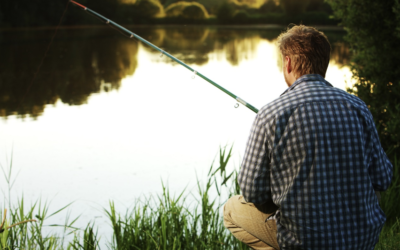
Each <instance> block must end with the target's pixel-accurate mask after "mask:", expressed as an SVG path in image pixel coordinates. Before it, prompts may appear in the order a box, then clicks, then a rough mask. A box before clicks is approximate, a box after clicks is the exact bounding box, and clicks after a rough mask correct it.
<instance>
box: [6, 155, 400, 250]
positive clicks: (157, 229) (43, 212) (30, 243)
mask: <svg viewBox="0 0 400 250" xmlns="http://www.w3.org/2000/svg"><path fill="white" fill-rule="evenodd" d="M231 153H232V148H230V149H226V148H224V149H221V150H220V152H219V159H218V160H219V162H218V163H219V167H218V168H216V169H214V168H213V165H214V164H212V165H211V168H210V170H209V173H208V180H207V183H205V184H201V182H200V181H198V183H197V193H196V194H193V195H191V194H187V192H186V191H185V190H184V191H182V192H181V193H180V194H177V195H175V196H173V195H171V194H170V192H169V189H168V188H167V187H166V186H165V185H164V184H163V185H162V193H161V194H160V195H159V196H157V197H147V198H144V199H142V200H138V201H137V202H136V203H135V205H134V207H132V208H131V209H130V210H128V211H126V213H125V214H123V215H121V214H119V213H118V212H117V211H118V209H117V208H116V207H115V204H114V203H113V202H110V205H109V208H107V209H105V210H104V211H105V214H106V215H107V217H108V220H109V223H110V225H111V227H112V229H113V235H112V238H111V240H110V241H109V242H107V243H106V244H105V245H106V246H105V247H104V244H100V239H101V238H100V235H98V233H97V230H96V225H94V224H93V223H89V224H88V225H87V226H86V228H85V229H78V228H76V227H74V223H75V222H76V221H77V220H78V218H74V219H70V218H69V216H68V214H67V216H66V220H65V223H64V224H63V225H46V224H45V221H46V220H48V219H49V218H50V217H52V216H55V215H58V214H59V213H60V212H61V211H64V210H66V209H67V208H68V207H69V205H70V204H68V205H66V206H65V207H63V208H61V209H59V210H57V211H56V212H54V213H51V214H49V212H48V211H49V203H47V202H42V201H40V200H39V201H38V202H36V203H34V204H33V205H31V206H30V207H28V208H26V207H25V204H24V200H23V199H20V200H19V202H18V204H17V206H16V207H14V208H12V209H11V212H10V213H9V216H8V217H6V218H7V219H6V220H5V224H4V226H3V227H2V228H3V229H5V230H4V231H3V232H1V233H0V246H1V249H4V250H6V249H7V250H11V249H49V250H51V249H74V250H78V249H79V250H80V249H85V250H95V249H100V248H101V247H100V246H103V248H106V249H121V250H125V249H127V250H128V249H132V250H135V249H157V250H166V249H168V250H170V249H171V250H175V249H176V250H178V249H196V250H201V249H216V250H219V249H249V248H248V247H247V246H245V245H244V244H242V243H241V242H239V241H238V240H236V239H235V238H234V237H233V236H232V235H231V234H230V233H229V232H228V230H226V229H225V228H224V226H223V222H222V220H223V218H222V212H221V209H222V206H223V204H224V203H225V201H226V199H228V197H230V196H232V195H235V194H238V193H239V192H240V189H239V187H238V185H237V182H236V177H237V172H236V171H233V172H231V173H227V164H228V162H229V160H230V157H231ZM394 164H395V165H396V166H395V169H399V168H398V167H399V166H398V163H397V162H395V163H394ZM1 168H2V170H3V175H4V177H5V180H6V182H7V184H8V188H12V184H13V180H12V178H11V177H12V161H11V163H10V164H9V167H8V171H5V169H4V168H3V167H2V166H1ZM396 174H398V173H396ZM14 180H15V179H14ZM397 188H398V183H395V184H394V185H392V186H391V188H390V189H389V190H388V191H386V192H387V194H390V197H391V198H392V199H390V198H389V196H387V197H386V198H385V200H384V202H386V203H385V204H384V206H385V207H392V206H390V201H391V202H392V203H393V204H394V203H396V195H395V194H396V190H397ZM3 193H4V192H3ZM9 193H10V192H9ZM5 197H6V195H5ZM7 203H8V206H9V207H10V208H11V204H10V197H9V196H8V202H6V201H5V202H4V203H3V204H4V206H5V205H6V204H7ZM0 209H1V210H2V209H3V208H1V207H0ZM3 215H4V212H3V213H2V212H1V211H0V218H3ZM33 219H34V220H36V222H32V221H31V222H26V223H22V224H19V225H17V226H15V227H12V228H9V229H7V227H8V226H9V225H12V224H15V223H19V222H24V221H27V220H33ZM47 227H50V228H52V227H54V228H55V229H57V230H55V231H57V232H58V233H50V234H45V233H44V232H45V231H48V230H47ZM44 228H46V230H44ZM60 229H61V232H60ZM0 231H1V228H0ZM398 246H400V220H398V219H397V220H396V221H394V222H393V221H392V222H390V223H387V224H386V226H385V227H384V229H383V230H382V233H381V235H380V240H379V243H378V244H377V245H376V247H375V249H377V250H383V249H398Z"/></svg>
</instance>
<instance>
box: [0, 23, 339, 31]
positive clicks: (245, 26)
mask: <svg viewBox="0 0 400 250" xmlns="http://www.w3.org/2000/svg"><path fill="white" fill-rule="evenodd" d="M121 26H124V27H135V28H179V27H182V28H183V27H206V28H225V29H253V30H276V29H281V30H285V29H286V28H287V26H285V25H281V24H250V25H249V24H243V25H239V24H232V25H231V24H228V25H225V24H125V25H124V24H122V25H121ZM309 26H312V27H315V28H317V29H319V30H329V31H345V29H344V28H343V27H340V26H335V25H309ZM103 27H104V28H107V29H108V28H109V27H108V26H107V25H104V24H96V25H67V26H60V27H59V28H58V29H61V30H68V29H88V28H103ZM56 28H57V26H39V27H5V28H0V32H9V31H26V30H54V29H56Z"/></svg>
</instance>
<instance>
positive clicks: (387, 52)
mask: <svg viewBox="0 0 400 250" xmlns="http://www.w3.org/2000/svg"><path fill="white" fill-rule="evenodd" d="M328 2H329V3H330V4H331V6H332V8H333V10H334V15H335V17H336V18H338V19H340V20H341V25H342V26H344V27H345V29H346V31H347V37H346V40H347V41H348V43H349V44H350V46H351V51H352V54H353V58H352V64H351V67H352V71H353V75H354V76H355V79H357V83H356V84H355V86H354V88H353V89H350V90H349V91H350V92H351V93H354V94H356V95H357V96H358V97H360V98H361V99H362V100H363V101H364V102H365V103H366V104H367V105H368V107H369V109H370V110H371V113H372V115H373V117H374V120H375V123H376V126H377V130H378V133H379V136H380V139H381V143H382V146H383V148H384V149H385V151H386V152H387V154H388V156H389V158H390V160H391V162H392V163H396V162H397V159H396V156H398V155H399V153H400V133H399V129H398V128H399V127H400V116H399V115H400V98H399V96H400V67H399V66H398V58H400V50H399V49H398V46H399V44H400V32H399V27H400V26H399V20H400V11H399V10H400V7H399V0H387V1H375V0H339V1H337V0H329V1H328ZM398 165H399V164H397V163H396V164H394V166H395V168H398ZM399 179H400V176H399V170H398V169H395V175H394V178H393V182H392V185H391V187H390V188H389V190H388V191H387V192H384V193H383V194H382V206H383V209H384V211H385V213H386V215H387V217H388V221H389V222H390V223H394V221H395V220H396V218H400V203H399V202H397V203H393V202H392V201H393V200H396V199H397V198H398V193H399V191H400V181H399Z"/></svg>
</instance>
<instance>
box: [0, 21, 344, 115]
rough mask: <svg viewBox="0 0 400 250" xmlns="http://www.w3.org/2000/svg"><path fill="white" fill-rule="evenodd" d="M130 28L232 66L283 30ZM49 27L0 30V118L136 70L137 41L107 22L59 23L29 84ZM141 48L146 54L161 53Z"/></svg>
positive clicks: (177, 51) (82, 97) (336, 36)
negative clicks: (64, 26)
mask: <svg viewBox="0 0 400 250" xmlns="http://www.w3.org/2000/svg"><path fill="white" fill-rule="evenodd" d="M128 28H129V29H130V30H132V31H133V32H135V33H137V34H138V35H139V36H141V37H143V38H144V39H146V40H149V41H150V42H151V43H153V44H155V45H156V46H158V47H160V48H162V49H163V50H165V51H167V52H168V53H170V54H172V55H174V56H175V57H177V58H178V59H180V60H182V61H183V62H185V63H187V64H195V65H204V64H207V62H208V61H209V56H210V54H214V55H217V57H218V58H220V59H221V60H227V61H228V62H229V63H231V64H232V65H238V64H239V63H240V62H241V61H242V60H247V59H251V58H253V57H254V56H255V53H256V52H257V46H258V44H259V43H260V41H261V40H265V39H266V40H268V41H273V40H274V39H276V37H277V36H278V35H279V33H280V32H281V30H279V29H271V30H265V29H259V30H257V29H238V28H236V29H234V28H231V29H228V28H207V27H196V26H195V27H193V26H192V27H187V26H184V27H182V26H179V27H174V26H170V27H163V28H158V27H128ZM53 32H54V31H53V30H23V31H21V30H19V31H2V32H0V55H2V60H0V69H1V71H0V116H2V117H5V118H6V117H7V116H9V115H17V116H18V117H21V118H23V117H25V116H27V115H29V116H31V117H33V118H35V117H38V116H40V115H41V114H42V113H43V110H44V107H45V105H48V104H55V103H56V102H57V101H58V100H61V101H62V102H63V103H67V104H69V105H81V104H84V103H86V102H87V100H88V97H89V96H90V95H91V94H93V93H98V92H101V91H112V90H117V89H118V88H119V87H120V85H121V80H122V79H123V78H125V77H126V76H129V75H133V74H134V73H135V70H136V68H137V66H138V58H137V55H138V43H139V42H138V41H137V40H133V39H128V38H126V37H124V36H122V35H121V34H119V33H118V32H115V31H114V30H112V29H110V28H109V27H96V28H94V27H90V28H76V29H62V30H59V31H58V33H57V36H56V38H55V39H54V41H53V43H52V44H51V48H50V50H49V53H48V55H47V57H46V58H45V59H44V63H43V65H42V67H41V69H40V71H39V73H38V75H37V76H36V78H35V81H34V82H32V79H33V77H34V74H35V72H36V70H37V69H38V66H39V64H40V61H41V60H42V58H43V56H44V53H45V51H46V48H47V45H48V42H49V41H50V39H51V36H52V35H53ZM327 35H328V37H329V39H330V40H331V44H332V47H333V51H332V60H333V61H335V63H336V64H339V65H344V64H346V63H347V62H348V58H349V49H348V47H347V45H346V44H345V43H344V42H343V41H342V37H343V33H341V32H339V33H338V32H327ZM144 47H145V49H146V50H148V51H149V52H151V53H159V52H157V51H155V50H154V49H152V48H150V47H147V46H144ZM168 63H174V62H173V61H171V60H169V61H168ZM278 63H279V62H278ZM31 83H32V84H31Z"/></svg>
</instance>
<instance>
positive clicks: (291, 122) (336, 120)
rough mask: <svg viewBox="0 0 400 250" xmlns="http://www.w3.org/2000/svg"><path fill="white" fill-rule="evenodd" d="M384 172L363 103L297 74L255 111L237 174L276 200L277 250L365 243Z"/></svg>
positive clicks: (259, 196) (253, 191)
mask: <svg viewBox="0 0 400 250" xmlns="http://www.w3.org/2000/svg"><path fill="white" fill-rule="evenodd" d="M392 171H393V166H392V164H391V163H390V162H389V160H388V158H387V156H386V154H385V152H384V151H383V149H382V147H381V144H380V141H379V137H378V134H377V131H376V128H375V125H374V121H373V118H372V115H371V113H370V112H369V110H368V108H367V106H366V105H365V103H364V102H363V101H361V100H360V99H359V98H357V97H356V96H353V95H350V94H348V93H346V92H345V91H343V90H340V89H337V88H334V87H332V85H331V84H330V83H328V82H327V81H325V79H324V78H323V77H322V76H320V75H304V76H302V77H300V78H299V79H297V80H296V82H294V83H293V85H292V86H290V88H288V89H287V90H286V91H285V92H284V93H283V94H282V95H281V96H280V97H279V98H278V99H276V100H275V101H273V102H271V103H269V104H267V105H266V106H264V107H263V108H262V109H261V110H260V111H259V112H258V114H257V117H256V119H255V121H254V123H253V126H252V129H251V133H250V137H249V139H248V142H247V146H246V152H245V155H244V159H243V163H242V166H241V170H240V174H239V179H238V181H239V184H240V187H241V190H242V194H243V196H244V198H245V200H246V201H248V202H253V203H256V204H262V203H265V202H266V201H269V200H271V199H272V201H273V202H274V203H275V204H276V205H277V206H278V209H279V213H277V215H276V222H277V230H278V232H277V238H278V243H279V246H280V248H281V249H318V250H320V249H335V250H337V249H373V248H374V245H375V244H376V243H377V242H378V237H379V233H380V231H381V229H382V226H383V224H384V222H385V220H386V218H385V215H384V213H383V212H382V210H381V208H380V207H379V203H378V199H377V196H376V194H375V190H376V191H384V190H386V189H387V188H388V186H389V184H390V182H391V179H392Z"/></svg>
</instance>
